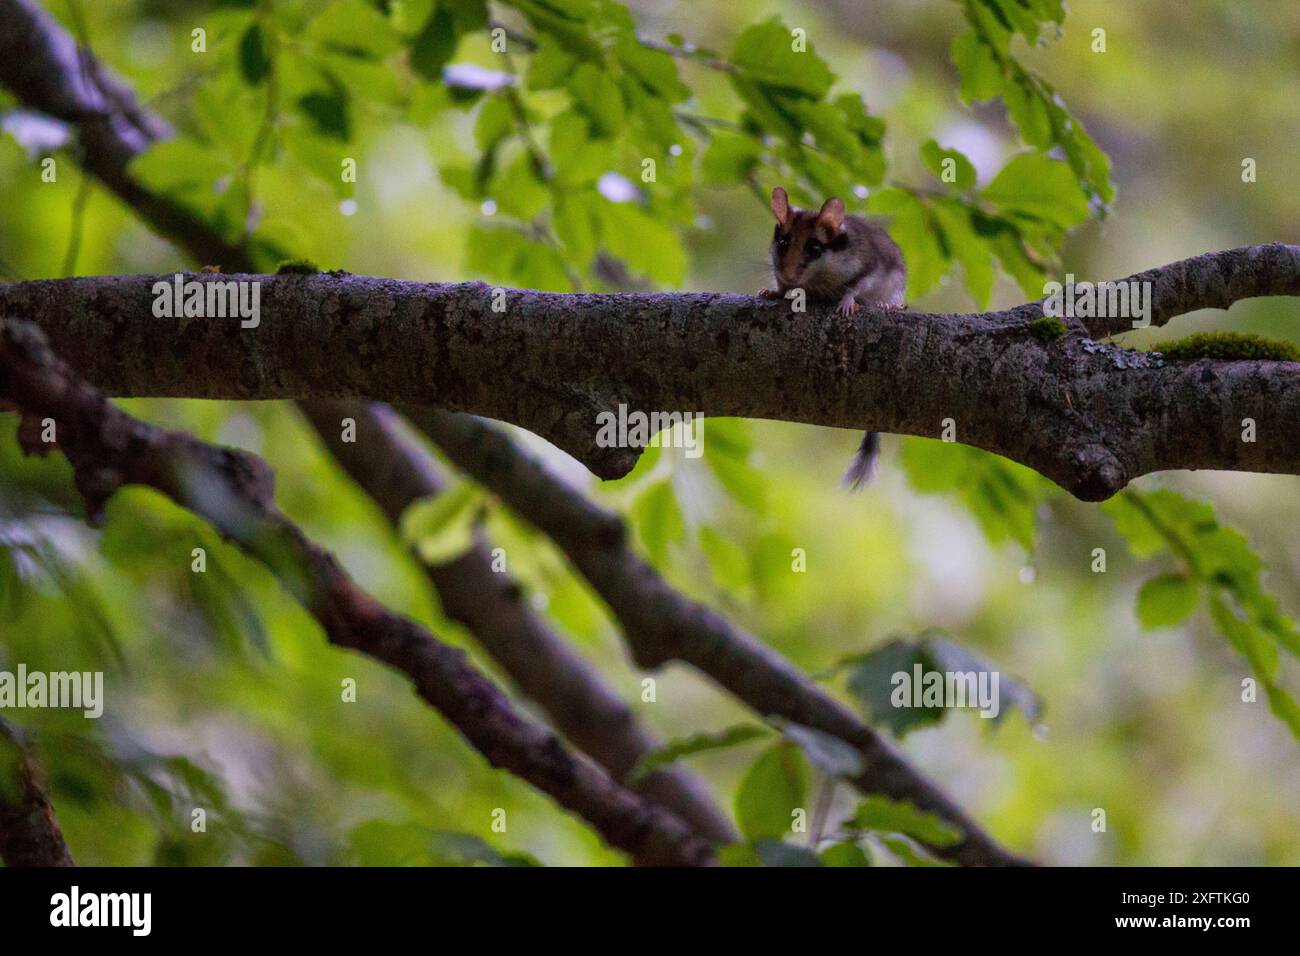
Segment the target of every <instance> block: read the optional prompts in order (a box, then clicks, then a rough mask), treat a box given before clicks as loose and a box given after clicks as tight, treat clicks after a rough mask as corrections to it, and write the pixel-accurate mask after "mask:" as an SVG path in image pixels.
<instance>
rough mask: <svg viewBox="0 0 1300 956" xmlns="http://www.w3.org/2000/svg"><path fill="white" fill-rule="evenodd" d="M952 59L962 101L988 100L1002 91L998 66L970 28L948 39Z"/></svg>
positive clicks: (985, 45)
mask: <svg viewBox="0 0 1300 956" xmlns="http://www.w3.org/2000/svg"><path fill="white" fill-rule="evenodd" d="M952 62H953V63H954V65H956V67H957V75H958V77H959V78H960V90H961V98H962V102H964V103H974V102H976V101H978V100H987V99H992V98H993V97H995V96H997V95H998V94H999V93H1001V92H1002V67H1001V66H1000V65H999V63H998V60H997V57H996V56H995V55H994V53H993V50H992V48H991V47H990V46H989V45H988V44H987V43H986V42H984V40H983V39H981V38H980V37H979V36H978V35H977V34H976V33H975V32H974V31H972V32H970V33H963V34H961V35H960V36H958V37H957V38H956V39H954V40H953V41H952Z"/></svg>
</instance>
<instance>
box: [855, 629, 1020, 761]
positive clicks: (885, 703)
mask: <svg viewBox="0 0 1300 956" xmlns="http://www.w3.org/2000/svg"><path fill="white" fill-rule="evenodd" d="M840 666H841V668H847V670H848V678H847V681H846V686H847V688H848V690H849V693H850V694H852V695H853V697H854V698H855V699H856V700H857V701H858V703H859V705H860V706H861V708H862V710H863V712H864V713H865V714H866V715H867V717H868V719H869V720H870V721H871V722H872V723H878V724H884V725H885V726H886V727H888V728H889V730H890V731H891V732H892V733H893V734H894V735H895V736H898V737H901V736H903V735H904V734H906V733H907V732H909V731H911V730H914V729H916V728H917V727H923V726H927V725H930V724H935V723H938V722H940V721H942V720H943V719H944V717H946V716H947V714H948V711H949V710H950V709H954V708H956V707H957V706H958V705H960V706H961V707H962V709H970V710H974V711H976V712H977V713H981V715H982V714H983V709H982V708H983V706H984V705H989V706H990V707H996V713H994V714H992V716H991V717H989V718H988V719H990V720H991V721H992V722H993V724H994V725H995V726H996V725H998V724H1000V723H1001V722H1002V721H1003V720H1005V719H1006V716H1007V715H1008V714H1009V713H1011V712H1012V711H1013V710H1019V711H1020V712H1021V713H1022V714H1024V715H1025V719H1026V720H1028V721H1029V722H1030V723H1035V722H1037V721H1038V720H1039V719H1040V718H1041V716H1042V710H1043V705H1042V701H1041V700H1040V698H1039V697H1038V695H1037V694H1035V693H1034V692H1033V691H1031V690H1030V689H1029V688H1028V687H1026V686H1025V685H1024V684H1023V683H1022V682H1020V681H1017V680H1016V679H1014V678H1012V677H1010V676H1009V675H1007V674H1005V673H1003V672H1002V671H1001V670H1000V669H999V668H996V667H993V666H992V665H990V664H988V663H986V662H984V661H982V660H980V659H979V658H978V657H976V656H975V655H973V654H971V653H970V652H969V651H967V650H966V649H965V648H963V647H961V646H959V645H957V644H954V643H952V642H951V641H947V640H944V639H942V638H939V637H925V638H921V639H918V640H905V639H902V638H895V639H894V640H892V641H890V642H888V643H887V644H883V645H881V646H880V647H878V648H875V649H874V650H871V651H869V652H867V653H866V654H861V655H858V656H856V657H851V658H848V659H847V660H846V661H844V662H843V663H842V664H841V665H840ZM918 667H919V668H920V672H921V679H922V684H921V686H917V682H916V673H917V668H918ZM931 673H938V674H939V675H941V676H943V677H944V680H945V684H944V689H945V693H944V694H940V697H939V700H938V701H937V702H936V703H925V698H924V697H923V690H924V686H925V684H924V682H925V680H926V675H928V674H931ZM949 674H952V675H963V676H961V677H959V678H955V679H954V688H953V690H954V693H957V694H961V695H963V696H964V697H965V699H964V700H963V699H961V698H960V697H959V698H957V699H954V700H952V701H948V700H947V699H946V685H947V675H949ZM900 675H901V676H900ZM965 675H969V677H968V676H965ZM984 675H987V676H984ZM971 677H973V684H972V681H971V679H970V678H971ZM903 678H905V679H906V681H907V684H906V686H907V687H908V688H910V690H911V695H912V696H911V699H910V700H904V699H903V698H902V695H901V691H902V690H903V688H904V685H903V684H901V683H900V681H901V680H902V679H903ZM995 679H996V684H995V683H994V680H995ZM958 682H960V686H958ZM981 688H983V689H985V690H987V691H988V692H989V694H990V695H995V696H993V697H992V699H990V700H986V701H981V700H980V699H979V694H980V690H981ZM896 695H897V697H898V700H896ZM948 704H952V705H953V706H952V707H949V706H948Z"/></svg>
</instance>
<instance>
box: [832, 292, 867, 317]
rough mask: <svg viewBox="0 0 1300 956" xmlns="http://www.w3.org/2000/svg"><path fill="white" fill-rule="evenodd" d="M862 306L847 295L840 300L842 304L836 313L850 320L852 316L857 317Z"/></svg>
mask: <svg viewBox="0 0 1300 956" xmlns="http://www.w3.org/2000/svg"><path fill="white" fill-rule="evenodd" d="M861 308H862V305H861V304H860V303H859V302H858V300H857V299H855V298H854V297H853V296H851V295H846V296H845V297H844V298H842V299H840V304H839V305H838V306H836V307H835V311H836V312H838V313H839V314H840V315H842V316H844V317H845V318H848V317H849V316H850V315H856V314H857V312H858V310H859V309H861Z"/></svg>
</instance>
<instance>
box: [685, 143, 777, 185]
mask: <svg viewBox="0 0 1300 956" xmlns="http://www.w3.org/2000/svg"><path fill="white" fill-rule="evenodd" d="M762 154H763V145H762V143H760V142H759V141H758V140H756V139H754V138H753V137H752V136H746V135H744V134H743V133H731V132H727V131H725V130H723V131H720V132H718V133H715V134H714V135H713V136H712V137H711V138H710V140H709V145H708V146H707V147H705V149H704V154H703V155H702V156H701V157H700V177H701V179H702V180H703V181H704V182H705V183H708V184H710V185H714V186H734V185H736V183H740V182H744V180H745V177H746V176H748V175H749V173H750V172H751V171H752V170H753V169H754V168H755V167H756V166H758V164H759V162H760V161H761V158H762Z"/></svg>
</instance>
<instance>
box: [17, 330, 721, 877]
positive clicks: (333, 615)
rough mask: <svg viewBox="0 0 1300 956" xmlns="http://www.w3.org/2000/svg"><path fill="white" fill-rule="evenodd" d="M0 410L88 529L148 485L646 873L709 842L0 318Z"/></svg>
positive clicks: (204, 456)
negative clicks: (54, 449) (59, 466)
mask: <svg viewBox="0 0 1300 956" xmlns="http://www.w3.org/2000/svg"><path fill="white" fill-rule="evenodd" d="M0 401H6V402H9V403H12V404H13V405H14V406H16V407H18V408H19V409H20V411H21V412H22V414H23V420H24V422H25V423H28V422H31V423H35V424H36V427H34V428H32V427H24V428H22V429H20V437H23V438H24V439H25V441H24V444H25V448H26V450H28V451H30V452H44V451H48V450H49V446H48V445H43V444H42V443H41V442H40V441H39V438H37V437H36V436H38V435H39V433H40V431H41V428H40V422H41V420H43V419H45V418H49V419H53V421H54V422H55V423H56V428H57V436H58V438H57V441H58V447H59V449H60V450H61V451H62V452H63V453H64V454H65V455H66V456H67V458H68V460H69V462H70V463H71V464H72V466H73V469H74V476H75V480H76V483H77V487H78V489H79V490H80V491H81V493H82V495H83V496H84V497H85V499H86V505H87V513H88V515H89V516H90V517H91V519H92V520H94V519H96V518H97V517H98V516H100V515H101V514H102V511H103V506H104V503H105V502H106V501H107V500H108V498H109V497H110V496H111V495H113V493H114V492H116V491H117V489H118V488H119V487H121V486H122V485H124V484H139V485H145V486H147V487H151V488H154V489H156V490H157V491H160V492H162V493H163V494H165V495H167V496H168V497H170V498H172V499H173V500H174V501H175V502H176V503H177V504H179V505H180V506H181V507H184V508H187V509H189V510H190V511H193V512H194V513H195V514H198V515H200V516H201V517H203V518H205V519H207V520H208V521H210V522H211V523H212V524H213V525H214V526H215V527H216V528H217V529H218V530H219V531H220V532H221V533H222V534H223V535H225V536H226V537H228V538H230V539H231V540H233V541H234V542H235V543H236V544H237V545H238V546H239V547H240V548H242V549H243V550H245V551H247V552H248V553H249V554H250V555H252V556H254V557H256V558H258V559H259V560H261V561H262V562H263V563H264V564H266V565H267V567H268V568H270V569H271V570H272V571H273V572H274V573H275V574H276V576H277V577H278V578H279V579H280V580H281V582H282V583H283V585H284V586H285V588H286V589H287V590H288V591H289V592H290V593H292V594H293V595H294V597H295V598H297V600H298V601H300V602H301V603H302V605H303V606H304V607H305V608H306V609H307V610H308V611H309V612H310V613H311V614H312V615H313V616H314V617H315V618H316V619H317V620H318V621H319V622H320V624H321V626H322V628H323V629H324V631H325V634H326V636H327V637H328V639H329V641H330V642H331V643H332V644H335V645H337V646H339V647H344V648H351V649H353V650H356V651H360V652H361V653H363V654H366V655H367V656H369V657H373V658H374V659H376V660H379V661H382V662H383V663H386V664H388V665H389V666H391V667H393V668H395V669H396V670H399V671H401V672H403V673H405V674H406V675H407V676H408V677H410V679H411V681H412V682H413V683H414V685H415V689H416V692H417V693H418V694H419V695H420V696H421V697H422V698H424V699H425V700H426V701H428V702H429V703H430V704H431V705H432V706H433V707H434V708H435V709H436V710H438V711H439V712H440V713H441V714H443V716H445V717H446V718H447V719H448V720H449V721H450V722H451V723H452V725H453V726H455V727H456V729H457V730H459V731H460V732H461V734H462V735H464V737H465V738H466V739H467V740H468V741H469V742H470V743H471V744H472V745H473V746H474V747H475V748H477V749H478V750H479V752H480V753H482V754H483V756H484V757H486V758H487V760H488V762H489V763H491V764H492V765H493V766H495V767H500V768H503V769H506V770H509V771H510V772H511V773H513V774H515V775H516V776H518V777H521V778H522V779H524V780H526V781H528V782H529V783H531V784H532V785H533V786H535V787H537V788H538V789H539V790H541V791H543V792H544V793H547V794H549V795H550V796H552V797H553V798H554V799H555V800H556V801H557V802H558V803H560V804H561V805H562V806H564V807H565V808H566V809H568V810H570V811H571V812H573V813H575V814H577V815H578V816H580V817H582V818H583V819H584V820H586V821H587V822H588V823H590V824H591V825H592V826H593V827H594V828H595V829H596V830H597V832H599V833H600V834H601V835H602V836H603V837H604V838H605V840H606V841H607V842H608V843H609V844H610V845H611V846H614V847H617V848H619V849H622V850H625V851H626V852H628V853H629V854H630V855H631V856H632V857H633V859H634V860H636V861H637V862H639V863H643V864H673V865H697V864H702V863H707V862H708V861H709V860H710V858H711V855H712V849H711V846H710V844H709V843H707V842H706V841H704V840H703V839H701V838H700V837H699V836H697V835H696V834H695V833H694V832H693V831H692V830H690V829H689V828H688V827H687V826H686V825H685V824H684V823H682V822H681V821H680V820H679V819H678V818H677V817H676V816H674V815H673V814H671V813H669V812H668V811H666V810H664V809H663V808H661V807H659V806H657V805H656V804H653V803H650V802H649V801H647V800H646V799H644V798H643V797H641V796H639V795H637V794H635V793H633V792H632V791H630V790H626V789H624V788H623V787H621V786H620V785H618V784H616V783H614V782H613V781H611V780H610V779H609V778H608V777H606V776H605V775H604V774H603V773H601V772H600V771H599V770H597V769H596V768H595V767H594V766H592V765H591V764H589V763H587V762H586V761H584V760H582V759H579V758H577V757H575V756H574V755H572V754H571V753H570V752H569V751H568V750H567V749H566V748H565V747H564V745H563V744H562V743H561V742H560V740H559V739H558V738H557V737H556V736H554V735H553V734H551V733H549V732H548V731H546V730H543V729H542V728H540V727H538V726H537V725H535V724H533V723H531V722H529V721H527V720H525V719H524V718H523V717H521V716H520V715H519V714H518V713H517V712H516V711H515V709H514V707H513V706H512V705H511V703H510V701H509V700H508V699H507V698H506V696H505V695H504V694H502V693H501V691H500V690H498V689H497V687H496V686H495V685H494V684H492V683H491V682H490V681H488V680H487V679H486V678H485V677H483V675H482V674H480V673H479V672H478V670H476V669H475V668H474V667H473V665H471V664H470V663H469V661H468V660H467V659H466V657H465V654H464V653H463V652H462V651H460V650H458V649H456V648H452V647H449V646H448V645H446V644H443V643H442V642H441V641H439V640H438V639H437V638H435V637H434V636H433V635H432V634H430V633H429V632H428V631H426V630H424V629H423V628H422V627H421V626H420V625H418V624H416V623H415V622H413V621H411V620H409V619H407V618H403V617H400V616H398V615H396V614H393V613H392V612H390V611H388V610H387V609H386V608H384V607H383V606H382V605H380V604H379V603H378V602H377V601H375V599H374V598H372V597H371V596H370V595H369V594H367V593H366V592H365V591H363V590H362V589H361V588H359V587H358V586H357V585H356V583H355V582H354V581H353V580H352V579H351V578H350V577H349V576H348V575H347V573H346V572H345V571H344V570H343V568H342V567H341V566H340V565H339V563H338V561H337V560H336V559H335V558H334V556H333V555H332V554H330V553H329V552H328V551H325V550H324V549H322V548H321V547H319V546H317V545H316V544H314V543H312V542H311V541H310V540H309V539H307V537H306V536H305V535H303V533H302V531H301V530H299V529H298V527H297V526H296V525H294V524H293V523H292V522H290V521H289V520H288V519H287V518H286V517H285V516H284V515H283V514H281V513H280V512H279V511H278V510H277V509H276V507H275V504H274V502H273V500H272V486H273V476H272V474H271V471H270V469H269V468H267V466H266V464H265V463H264V462H262V461H261V460H260V459H258V458H255V457H254V456H252V455H248V454H246V453H243V452H238V451H234V450H231V449H225V448H217V447H214V446H211V445H205V444H203V443H202V442H199V441H197V440H196V439H194V438H192V437H191V436H189V435H186V434H184V433H181V432H168V431H163V430H161V429H158V428H154V427H153V426H150V425H147V424H145V423H144V422H141V421H139V420H137V419H134V418H132V417H131V416H129V415H127V414H126V413H125V412H123V411H121V410H120V409H118V408H115V407H114V406H113V405H111V404H109V402H108V401H107V399H106V398H105V397H104V396H103V395H102V394H101V393H100V392H98V391H97V390H96V389H94V388H92V387H91V386H89V385H86V384H85V383H83V382H81V381H80V380H79V379H78V378H77V377H76V375H75V374H74V373H73V372H72V370H71V368H70V367H69V366H68V365H67V364H66V363H65V362H63V361H62V360H61V359H59V358H58V357H57V356H56V355H55V354H54V353H53V352H52V351H51V350H50V349H49V347H48V346H47V345H46V343H45V341H44V337H43V336H42V335H41V333H40V331H39V330H38V329H36V328H35V327H34V326H30V325H25V324H22V323H15V322H5V321H3V320H0Z"/></svg>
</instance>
